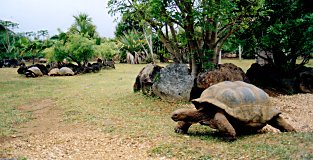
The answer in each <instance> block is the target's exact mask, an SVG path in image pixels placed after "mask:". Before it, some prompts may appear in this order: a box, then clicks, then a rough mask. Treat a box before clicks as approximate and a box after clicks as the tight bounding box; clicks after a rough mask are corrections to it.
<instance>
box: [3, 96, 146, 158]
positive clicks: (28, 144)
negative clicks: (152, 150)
mask: <svg viewBox="0 0 313 160" xmlns="http://www.w3.org/2000/svg"><path fill="white" fill-rule="evenodd" d="M19 109H21V110H26V111H33V117H34V119H33V120H32V121H30V122H28V123H26V124H24V125H23V126H22V127H21V128H20V129H19V134H17V135H13V136H12V138H11V139H10V140H9V139H6V140H5V141H4V142H3V144H4V145H3V146H2V147H3V148H2V147H0V149H1V150H4V151H5V155H0V157H1V158H2V157H7V158H17V157H27V159H30V160H32V159H75V160H76V159H103V158H104V157H105V159H150V158H149V157H148V155H147V153H146V152H145V151H143V148H147V146H148V145H149V144H145V143H140V144H139V142H136V141H134V140H131V139H129V138H127V137H120V136H112V135H109V134H105V133H101V132H99V131H97V129H95V128H92V127H90V126H87V125H82V124H68V123H64V122H62V113H61V111H60V110H59V109H58V108H56V107H55V105H54V104H53V101H52V100H44V101H41V102H39V103H36V104H31V105H25V106H20V107H19Z"/></svg>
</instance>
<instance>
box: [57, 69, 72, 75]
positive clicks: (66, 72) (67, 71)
mask: <svg viewBox="0 0 313 160" xmlns="http://www.w3.org/2000/svg"><path fill="white" fill-rule="evenodd" d="M59 74H60V75H61V76H73V75H74V72H73V70H72V69H70V68H68V67H62V68H60V70H59Z"/></svg>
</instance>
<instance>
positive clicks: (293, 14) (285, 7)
mask: <svg viewBox="0 0 313 160" xmlns="http://www.w3.org/2000/svg"><path fill="white" fill-rule="evenodd" d="M304 3H305V1H298V0H292V1H284V0H277V1H266V2H265V4H264V8H266V9H268V10H271V12H269V13H268V15H266V16H261V15H260V16H259V17H257V18H256V19H255V21H254V23H252V24H251V28H250V29H248V30H245V31H244V32H243V33H242V34H240V36H238V37H240V38H241V39H243V40H244V42H245V43H244V48H248V49H249V50H251V51H253V50H254V51H259V50H264V51H268V52H270V53H273V60H272V62H273V64H274V65H275V66H276V67H277V68H278V69H280V70H281V71H282V72H283V73H286V74H288V75H290V76H293V74H292V73H293V72H294V71H295V70H296V69H297V66H296V60H297V58H298V57H300V56H302V57H303V58H304V60H303V62H302V63H301V65H304V64H305V63H307V62H308V61H309V59H310V58H312V54H311V53H312V52H313V48H312V46H313V36H312V35H313V23H312V22H313V12H312V10H308V9H307V8H306V5H305V4H304ZM250 48H251V49H250Z"/></svg>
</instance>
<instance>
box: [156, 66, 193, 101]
mask: <svg viewBox="0 0 313 160" xmlns="http://www.w3.org/2000/svg"><path fill="white" fill-rule="evenodd" d="M193 85H194V77H193V76H192V75H191V74H190V71H189V69H188V66H187V65H186V64H177V63H173V64H170V65H168V66H166V67H165V68H163V69H161V71H160V76H159V78H158V79H157V80H156V81H155V82H154V84H153V86H152V90H153V93H154V94H155V95H157V96H158V97H160V98H161V99H162V100H165V101H170V102H179V101H189V100H190V93H191V89H192V87H193Z"/></svg>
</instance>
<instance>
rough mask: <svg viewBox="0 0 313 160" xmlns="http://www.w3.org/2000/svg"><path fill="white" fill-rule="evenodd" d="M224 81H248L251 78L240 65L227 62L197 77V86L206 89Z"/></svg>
mask: <svg viewBox="0 0 313 160" xmlns="http://www.w3.org/2000/svg"><path fill="white" fill-rule="evenodd" d="M223 81H245V82H248V81H249V80H248V77H247V76H246V75H245V72H244V71H243V70H242V69H241V68H240V67H237V66H236V65H234V64H232V63H225V64H220V65H218V67H217V68H216V69H215V70H212V71H208V72H205V73H202V74H199V75H198V77H197V87H198V88H200V89H203V90H204V89H206V88H209V87H210V86H212V85H214V84H217V83H219V82H223Z"/></svg>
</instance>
